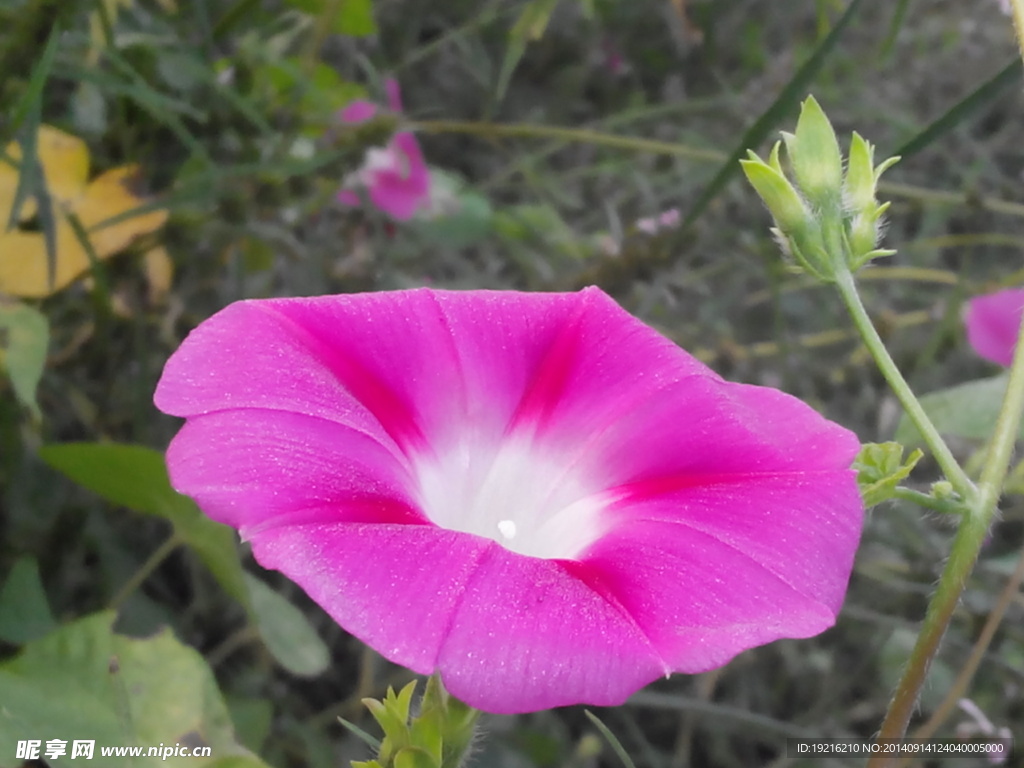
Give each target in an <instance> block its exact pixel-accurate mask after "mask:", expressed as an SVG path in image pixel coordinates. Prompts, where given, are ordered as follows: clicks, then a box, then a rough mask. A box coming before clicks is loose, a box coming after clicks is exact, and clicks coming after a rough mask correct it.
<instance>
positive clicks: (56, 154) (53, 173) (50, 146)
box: [0, 125, 89, 226]
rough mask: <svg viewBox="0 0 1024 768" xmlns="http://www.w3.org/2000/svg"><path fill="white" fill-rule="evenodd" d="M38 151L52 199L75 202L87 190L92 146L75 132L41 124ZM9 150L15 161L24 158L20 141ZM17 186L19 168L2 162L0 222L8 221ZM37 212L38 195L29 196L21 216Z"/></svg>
mask: <svg viewBox="0 0 1024 768" xmlns="http://www.w3.org/2000/svg"><path fill="white" fill-rule="evenodd" d="M36 153H37V155H38V157H39V163H40V164H41V165H42V166H43V174H44V175H45V177H46V188H47V191H48V192H49V193H50V197H51V198H52V199H53V202H54V203H55V204H56V203H58V202H59V203H62V204H65V205H71V204H74V202H75V201H76V200H77V199H78V198H79V197H81V195H82V193H83V192H84V191H85V185H86V182H87V181H88V179H89V148H88V147H86V146H85V142H84V141H82V140H81V139H79V138H78V137H76V136H72V135H70V134H67V133H64V131H58V130H57V129H56V128H51V127H50V126H48V125H41V126H39V133H38V134H37V135H36ZM7 154H8V156H10V157H11V159H12V160H14V161H15V162H18V163H20V162H21V145H20V144H18V143H17V142H11V144H9V145H8V146H7ZM17 188H18V169H17V168H14V167H13V166H11V165H8V164H7V163H0V215H2V216H3V220H2V223H0V226H3V225H6V223H7V220H8V218H9V217H10V213H11V207H12V206H13V205H14V193H15V190H16V189H17ZM35 214H36V201H35V199H32V198H30V199H28V200H26V201H25V205H23V206H22V208H21V220H22V221H24V220H25V219H29V218H31V217H32V216H35Z"/></svg>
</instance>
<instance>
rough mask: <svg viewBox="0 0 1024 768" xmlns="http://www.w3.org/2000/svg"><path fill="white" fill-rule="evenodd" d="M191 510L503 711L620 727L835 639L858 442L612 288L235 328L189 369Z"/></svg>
mask: <svg viewBox="0 0 1024 768" xmlns="http://www.w3.org/2000/svg"><path fill="white" fill-rule="evenodd" d="M156 403H157V405H158V407H159V408H160V409H161V410H163V411H165V412H167V413H170V414H173V415H176V416H182V417H185V418H186V419H187V422H186V423H185V425H184V426H183V427H182V429H181V431H180V432H179V434H178V435H177V437H175V439H174V441H173V442H172V444H171V446H170V448H169V449H168V453H167V462H168V467H169V470H170V474H171V478H172V481H173V483H174V485H175V487H176V488H177V489H179V490H180V491H181V492H183V493H186V494H188V495H190V496H192V497H193V498H195V500H196V501H197V502H198V504H199V506H200V507H201V508H202V509H203V510H204V511H205V513H206V514H207V515H209V516H210V517H212V518H213V519H214V520H218V521H220V522H222V523H226V524H228V525H231V526H234V527H235V528H237V529H238V530H239V532H240V533H241V536H242V538H243V539H245V540H247V541H249V542H250V543H251V545H252V551H253V554H254V556H255V557H256V559H257V561H258V562H259V563H260V564H261V565H263V566H264V567H266V568H272V569H277V570H280V571H282V572H283V573H285V574H286V575H287V576H288V577H289V578H291V579H292V580H294V581H295V582H297V583H298V584H299V585H300V586H302V588H303V589H305V590H306V592H307V593H308V594H309V595H310V596H311V597H312V598H313V599H314V600H315V601H316V602H318V603H319V604H320V605H321V606H323V608H324V609H325V610H326V611H327V612H328V613H329V614H330V615H331V616H332V617H333V618H334V619H335V620H336V621H337V622H338V623H339V624H340V625H341V626H342V627H344V628H345V629H346V630H348V631H349V632H351V633H352V634H353V635H355V636H357V637H359V638H360V639H362V640H363V641H365V642H366V643H368V644H369V645H370V646H372V647H373V648H374V649H376V650H377V651H378V652H380V653H381V654H382V655H383V656H385V657H386V658H388V659H390V660H391V661H393V662H395V663H398V664H402V665H404V666H406V667H408V668H410V669H412V670H414V671H416V672H418V673H422V674H427V673H431V672H433V671H435V670H438V671H440V673H441V676H442V679H443V680H444V683H445V685H446V687H447V688H448V689H449V690H450V691H451V692H452V694H453V695H455V696H457V697H458V698H460V699H462V700H463V701H465V702H466V703H468V704H469V705H471V706H474V707H476V708H478V709H481V710H484V711H490V712H499V713H515V712H526V711H534V710H540V709H547V708H550V707H555V706H561V705H567V704H575V703H587V704H593V705H599V706H608V705H616V704H620V703H622V702H623V701H625V699H626V698H627V697H629V696H630V695H631V694H632V693H634V692H635V691H636V690H637V689H639V688H641V687H642V686H644V685H646V684H647V683H649V682H651V681H653V680H655V679H657V678H659V677H663V676H665V675H667V674H669V673H672V672H688V673H696V672H702V671H705V670H708V669H712V668H714V667H717V666H720V665H722V664H725V663H726V662H728V661H729V660H730V659H731V658H732V657H733V656H735V655H736V654H737V653H740V652H741V651H743V650H745V649H748V648H751V647H753V646H757V645H761V644H763V643H768V642H771V641H773V640H776V639H778V638H783V637H793V638H797V637H809V636H811V635H815V634H817V633H819V632H821V631H823V630H824V629H826V628H828V627H829V626H831V625H832V624H833V623H834V621H835V617H836V615H837V613H838V611H839V609H840V606H841V604H842V601H843V596H844V593H845V591H846V586H847V581H848V579H849V576H850V571H851V568H852V564H853V557H854V551H855V550H856V547H857V544H858V540H859V536H860V531H861V526H862V521H863V512H864V510H863V504H862V502H861V497H860V494H859V492H858V489H857V484H856V481H855V477H854V472H853V471H852V470H851V469H850V465H851V462H852V460H853V458H854V456H855V454H856V453H857V451H858V448H859V445H858V440H857V438H856V436H855V435H853V434H852V433H851V432H849V431H848V430H846V429H844V428H843V427H840V426H838V425H837V424H834V423H832V422H830V421H828V420H826V419H824V418H823V417H822V416H820V415H819V414H817V413H816V412H815V411H814V410H812V409H811V408H810V407H809V406H807V405H805V404H804V403H802V402H801V401H799V400H797V399H796V398H794V397H791V396H789V395H787V394H784V393H782V392H779V391H777V390H774V389H769V388H764V387H758V386H752V385H746V384H734V383H730V382H727V381H724V380H723V379H721V378H720V377H719V376H718V375H717V374H715V373H714V372H713V371H711V370H710V369H709V368H707V367H706V366H704V365H703V364H702V363H700V362H699V361H697V360H696V359H694V358H693V357H691V356H690V355H689V354H687V353H686V352H684V351H683V350H681V349H680V348H679V347H677V346H676V345H675V344H673V343H672V342H670V341H669V340H668V339H666V338H665V337H663V336H661V335H660V334H658V333H657V332H656V331H654V330H653V329H651V328H649V327H648V326H646V325H644V324H643V323H641V322H640V321H639V320H637V319H635V318H634V317H632V316H630V315H629V314H628V313H626V312H625V311H624V310H623V309H621V308H620V307H619V306H618V305H617V304H615V302H614V301H612V300H611V299H610V298H609V297H608V296H607V295H606V294H604V293H602V292H601V291H600V290H598V289H596V288H588V289H586V290H583V291H581V292H579V293H517V292H511V291H508V292H494V291H466V292H454V291H441V290H432V289H426V288H423V289H417V290H408V291H395V292H384V293H372V294H356V295H341V296H323V297H318V298H299V299H267V300H255V301H243V302H239V303H236V304H233V305H231V306H229V307H227V308H226V309H224V310H222V311H221V312H219V313H218V314H217V315H215V316H214V317H212V318H210V319H209V320H207V321H206V322H204V323H203V324H202V325H200V326H199V327H198V328H196V329H195V330H194V331H193V332H192V334H191V335H190V336H189V337H188V338H187V339H186V340H185V342H184V343H183V344H182V346H181V348H180V349H179V350H178V351H177V352H175V354H174V355H173V356H172V357H171V359H170V360H169V361H168V363H167V366H166V368H165V370H164V373H163V377H162V379H161V381H160V384H159V386H158V388H157V392H156Z"/></svg>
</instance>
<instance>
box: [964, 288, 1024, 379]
mask: <svg viewBox="0 0 1024 768" xmlns="http://www.w3.org/2000/svg"><path fill="white" fill-rule="evenodd" d="M1022 314H1024V289H1021V288H1007V289H1006V290H1003V291H996V292H995V293H989V294H986V295H985V296H977V297H975V298H973V299H971V300H970V301H968V302H967V308H966V310H965V311H964V325H965V326H966V327H967V341H968V342H969V343H970V345H971V346H972V347H973V348H974V351H975V352H977V353H978V355H979V356H981V357H983V358H985V359H986V360H991V361H992V362H993V363H998V364H999V365H1003V366H1009V365H1010V363H1012V362H1013V350H1014V348H1015V347H1016V346H1017V333H1018V332H1019V331H1020V321H1021V315H1022Z"/></svg>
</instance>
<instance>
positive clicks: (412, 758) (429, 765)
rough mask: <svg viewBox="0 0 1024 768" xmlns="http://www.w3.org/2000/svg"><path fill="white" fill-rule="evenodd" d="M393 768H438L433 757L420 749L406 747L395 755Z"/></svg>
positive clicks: (438, 764) (438, 765)
mask: <svg viewBox="0 0 1024 768" xmlns="http://www.w3.org/2000/svg"><path fill="white" fill-rule="evenodd" d="M394 767H395V768H440V763H438V762H437V761H436V760H435V759H434V757H433V756H432V755H431V754H430V753H429V752H428V751H427V750H425V749H423V748H422V747H406V748H405V749H403V750H402V751H401V752H399V753H398V754H397V755H395V761H394Z"/></svg>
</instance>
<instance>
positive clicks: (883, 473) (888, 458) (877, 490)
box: [853, 442, 924, 507]
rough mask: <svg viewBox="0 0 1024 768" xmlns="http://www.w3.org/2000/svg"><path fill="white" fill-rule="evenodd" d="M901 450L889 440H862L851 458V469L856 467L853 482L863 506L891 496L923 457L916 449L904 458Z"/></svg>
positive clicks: (899, 446) (898, 445) (897, 444)
mask: <svg viewBox="0 0 1024 768" xmlns="http://www.w3.org/2000/svg"><path fill="white" fill-rule="evenodd" d="M903 451H904V447H903V446H902V445H900V444H899V443H893V442H888V443H865V444H864V445H863V446H862V447H861V449H860V453H858V454H857V458H856V459H854V462H853V469H855V470H857V485H858V487H859V488H860V494H861V497H862V498H863V499H864V506H866V507H873V506H875V505H876V504H881V503H882V502H883V501H886V500H888V499H891V498H892V497H893V496H894V495H895V493H896V487H897V486H898V485H899V482H900V481H901V480H903V479H904V478H906V477H907V476H908V475H910V472H911V470H913V468H914V466H915V465H916V464H917V462H919V461H920V460H921V457H922V456H924V453H922V452H921V450H920V449H919V448H917V449H914V451H913V452H911V454H910V455H909V456H908V457H907V459H906V461H904V460H903Z"/></svg>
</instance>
